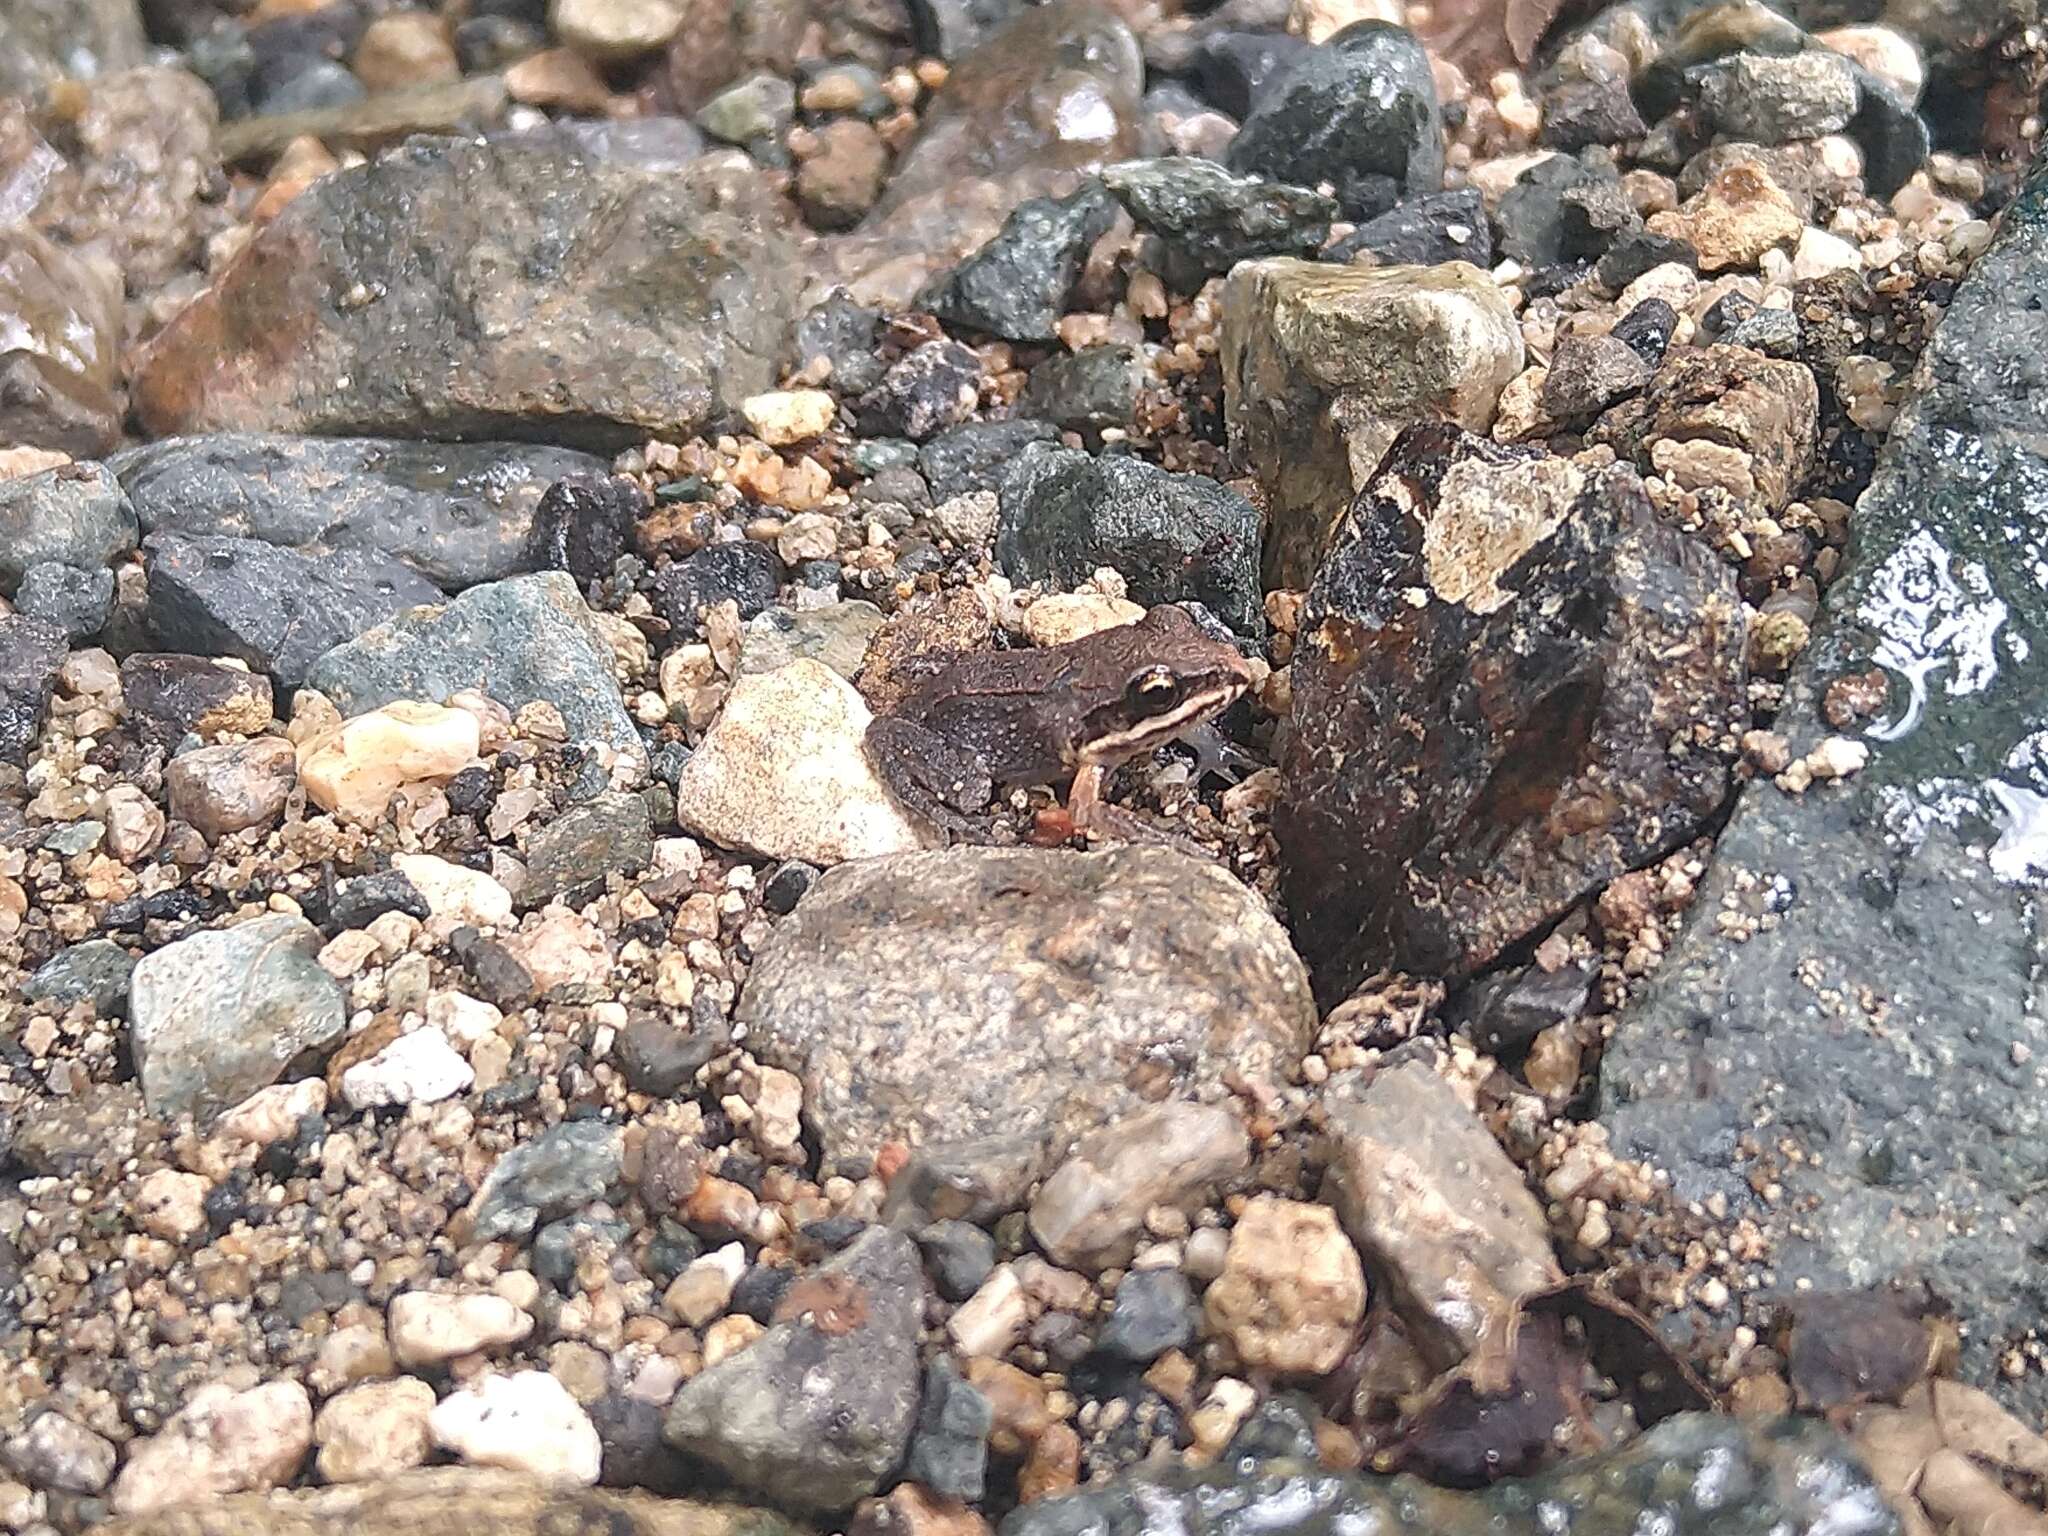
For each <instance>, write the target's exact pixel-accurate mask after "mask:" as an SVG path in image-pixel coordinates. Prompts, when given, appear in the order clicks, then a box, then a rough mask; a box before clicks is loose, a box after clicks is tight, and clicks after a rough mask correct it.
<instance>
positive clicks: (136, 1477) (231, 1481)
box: [111, 1381, 313, 1515]
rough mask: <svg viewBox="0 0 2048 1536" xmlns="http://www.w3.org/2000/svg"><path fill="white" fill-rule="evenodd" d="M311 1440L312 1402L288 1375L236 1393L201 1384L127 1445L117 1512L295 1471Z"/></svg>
mask: <svg viewBox="0 0 2048 1536" xmlns="http://www.w3.org/2000/svg"><path fill="white" fill-rule="evenodd" d="M312 1443H313V1403H312V1399H310V1398H309V1397H307V1396H306V1389H305V1388H304V1387H302V1386H300V1385H299V1384H298V1383H297V1382H295V1381H272V1382H266V1383H265V1384H264V1385H262V1386H260V1387H251V1388H250V1389H249V1390H247V1391H246V1392H237V1391H236V1390H235V1389H234V1388H232V1387H229V1386H227V1385H225V1384H224V1383H220V1382H214V1383H210V1384H208V1385H207V1386H204V1387H201V1388H200V1389H199V1390H198V1391H197V1392H195V1393H194V1394H193V1395H192V1399H191V1401H190V1402H188V1403H187V1404H186V1405H185V1407H184V1408H182V1409H181V1410H179V1412H178V1413H177V1415H176V1416H175V1417H173V1418H172V1419H171V1421H170V1422H169V1423H168V1424H166V1425H165V1426H164V1428H163V1431H162V1432H161V1433H159V1434H156V1435H152V1436H150V1437H149V1438H148V1439H147V1440H141V1441H138V1442H136V1443H135V1444H133V1445H131V1446H130V1447H129V1450H128V1463H127V1465H126V1466H124V1467H122V1469H121V1475H120V1476H119V1477H117V1478H115V1479H114V1487H113V1492H112V1494H111V1502H112V1504H113V1508H114V1513H115V1514H117V1515H145V1514H153V1513H155V1512H156V1511H158V1510H162V1509H169V1508H172V1507H174V1506H176V1505H180V1504H193V1503H199V1502H203V1501H205V1500H208V1499H214V1498H219V1497H220V1496H221V1495H223V1494H229V1493H241V1492H243V1491H245V1490H248V1489H256V1488H276V1487H278V1486H280V1485H282V1484H284V1483H287V1482H289V1481H291V1479H292V1478H293V1477H294V1476H296V1475H297V1473H298V1470H299V1465H300V1463H301V1462H303V1461H304V1460H305V1459H306V1452H307V1450H308V1449H309V1448H310V1447H311V1446H312Z"/></svg>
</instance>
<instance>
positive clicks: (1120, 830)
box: [1067, 763, 1216, 859]
mask: <svg viewBox="0 0 2048 1536" xmlns="http://www.w3.org/2000/svg"><path fill="white" fill-rule="evenodd" d="M1109 773H1110V770H1109V768H1108V767H1107V766H1105V765H1104V764H1101V763H1083V764H1082V765H1081V767H1080V769H1079V770H1078V771H1077V772H1076V773H1075V774H1074V785H1073V788H1071V789H1069V790H1068V791H1067V815H1068V817H1069V818H1070V819H1071V820H1072V822H1073V824H1074V830H1075V831H1077V832H1079V833H1081V834H1082V835H1083V836H1085V837H1088V838H1089V839H1091V840H1095V841H1111V840H1115V841H1120V842H1126V843H1151V844H1153V845H1154V846H1157V847H1163V848H1177V849H1179V850H1180V851H1181V852H1182V853H1189V854H1193V855H1195V856H1196V857H1197V858H1204V859H1207V858H1214V857H1215V856H1216V852H1215V850H1214V849H1213V848H1205V847H1203V846H1202V845H1201V844H1200V843H1198V842H1196V841H1195V840H1194V839H1193V838H1188V837H1182V836H1181V835H1180V834H1179V833H1178V832H1170V831H1168V830H1167V829H1166V828H1164V827H1160V826H1155V825H1153V824H1152V823H1151V822H1150V821H1148V820H1146V819H1145V818H1144V817H1143V816H1140V815H1139V814H1138V813H1137V812H1136V811H1128V810H1125V809H1124V808H1123V807H1122V806H1120V805H1111V804H1110V803H1109V802H1108V801H1107V800H1105V799H1103V797H1102V791H1103V787H1104V785H1106V784H1107V783H1108V781H1109Z"/></svg>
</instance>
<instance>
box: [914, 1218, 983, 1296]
mask: <svg viewBox="0 0 2048 1536" xmlns="http://www.w3.org/2000/svg"><path fill="white" fill-rule="evenodd" d="M917 1246H918V1247H919V1248H920V1249H921V1250H922V1251H923V1253H924V1261H925V1265H926V1267H928V1268H929V1269H930V1270H931V1275H932V1284H933V1286H934V1288H936V1289H937V1291H938V1293H939V1295H940V1296H942V1297H944V1298H945V1299H946V1300H947V1301H954V1302H959V1301H965V1300H966V1299H967V1298H968V1297H970V1296H972V1295H973V1294H974V1293H975V1292H976V1291H978V1290H980V1289H981V1283H982V1281H984V1280H986V1279H987V1278H988V1277H989V1271H991V1270H993V1269H994V1268H995V1267H996V1240H995V1239H994V1238H993V1237H990V1236H989V1235H988V1233H986V1232H984V1231H983V1230H982V1229H981V1228H980V1227H977V1226H975V1225H974V1223H972V1222H970V1221H935V1222H932V1223H931V1224H930V1225H929V1226H925V1227H920V1228H919V1229H918V1232H917Z"/></svg>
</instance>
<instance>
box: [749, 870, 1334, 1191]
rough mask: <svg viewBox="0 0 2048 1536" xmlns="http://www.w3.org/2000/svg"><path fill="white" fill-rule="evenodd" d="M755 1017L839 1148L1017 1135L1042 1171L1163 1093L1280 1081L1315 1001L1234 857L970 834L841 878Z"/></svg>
mask: <svg viewBox="0 0 2048 1536" xmlns="http://www.w3.org/2000/svg"><path fill="white" fill-rule="evenodd" d="M736 1019H737V1021H738V1022H739V1023H741V1024H744V1025H745V1026H746V1027H747V1030H748V1035H747V1048H748V1049H749V1050H750V1051H752V1052H753V1053H754V1054H755V1055H756V1056H758V1057H760V1058H761V1059H762V1060H764V1061H767V1062H770V1063H772V1064H774V1065H777V1066H781V1067H784V1068H786V1069H788V1070H790V1071H794V1072H796V1073H797V1074H799V1076H801V1077H802V1079H803V1082H804V1104H805V1108H806V1110H807V1111H808V1113H809V1114H810V1115H811V1116H812V1117H813V1118H814V1120H815V1122H816V1124H817V1127H818V1131H819V1134H820V1136H821V1137H822V1139H823V1142H824V1146H825V1152H826V1156H827V1158H828V1159H829V1158H836V1157H842V1156H869V1155H872V1154H873V1153H874V1152H875V1150H876V1149H877V1148H878V1147H879V1146H880V1144H881V1143H882V1142H883V1141H885V1140H889V1139H891V1138H892V1137H901V1138H904V1139H906V1140H908V1141H910V1142H912V1143H913V1144H922V1145H930V1144H948V1145H955V1146H957V1145H960V1144H964V1143H988V1142H999V1143H1001V1145H1002V1146H1003V1147H1005V1148H1007V1149H1011V1150H1012V1151H1013V1152H1014V1157H1013V1158H1011V1159H1009V1160H1008V1161H1009V1162H1010V1164H1011V1166H1012V1168H1013V1169H1014V1170H1020V1171H1021V1174H1022V1176H1023V1177H1024V1178H1026V1179H1028V1178H1029V1177H1030V1176H1031V1175H1032V1174H1033V1173H1034V1172H1036V1171H1042V1170H1043V1168H1044V1167H1045V1165H1046V1164H1047V1163H1049V1162H1050V1160H1051V1159H1053V1158H1056V1157H1058V1156H1059V1155H1060V1154H1061V1153H1062V1152H1063V1151H1064V1150H1065V1149H1066V1148H1067V1147H1068V1146H1069V1145H1071V1143H1072V1142H1073V1140H1074V1138H1075V1137H1076V1136H1077V1135H1079V1134H1080V1133H1081V1132H1083V1131H1085V1130H1088V1129H1090V1128H1091V1127H1094V1126H1096V1125H1100V1124H1102V1123H1104V1122H1106V1121H1108V1120H1111V1119H1113V1118H1115V1117H1116V1116H1117V1115H1119V1114H1122V1113H1125V1112H1127V1111H1129V1110H1132V1109H1135V1108H1137V1107H1138V1106H1139V1105H1140V1104H1142V1103H1145V1102H1147V1101H1149V1100H1152V1099H1156V1098H1159V1097H1161V1096H1162V1095H1165V1094H1167V1093H1170V1092H1174V1091H1178V1092H1180V1093H1181V1094H1182V1095H1183V1096H1188V1095H1192V1094H1193V1093H1195V1092H1196V1091H1198V1090H1200V1089H1202V1088H1206V1087H1209V1086H1211V1085H1214V1084H1216V1083H1218V1082H1220V1081H1221V1080H1222V1079H1223V1077H1224V1076H1225V1075H1226V1074H1227V1073H1231V1072H1235V1073H1238V1074H1240V1075H1242V1076H1244V1077H1246V1078H1249V1079H1255V1080H1257V1079H1263V1080H1273V1081H1277V1080H1278V1079H1279V1078H1280V1077H1282V1076H1283V1075H1284V1074H1285V1073H1286V1072H1287V1071H1288V1070H1289V1068H1290V1067H1291V1066H1292V1064H1293V1063H1294V1062H1295V1061H1296V1059H1297V1058H1298V1057H1299V1056H1300V1054H1301V1052H1302V1051H1303V1050H1304V1049H1305V1048H1306V1044H1307V1040H1308V1035H1309V1032H1310V1031H1311V1030H1312V1029H1313V1028H1314V1026H1315V1009H1314V1007H1313V1005H1312V1004H1311V1002H1310V1000H1309V995H1308V982H1307V977H1306V975H1305V974H1304V972H1303V970H1302V966H1301V962H1300V961H1299V960H1298V959H1296V958H1295V955H1294V951H1293V949H1292V947H1290V945H1289V944H1288V942H1287V935H1286V934H1285V933H1284V932H1283V931H1282V930H1281V928H1280V926H1279V924H1277V923H1276V922H1274V921H1273V919H1272V917H1271V915H1270V914H1269V913H1268V912H1267V911H1266V908H1265V905H1264V903H1263V902H1261V901H1260V900H1259V899H1258V898H1257V897H1256V896H1254V895H1252V894H1251V893H1250V892H1249V891H1247V890H1246V889H1245V888H1244V887H1243V886H1242V885H1241V884H1240V883H1239V882H1238V881H1236V880H1234V879H1233V878H1231V876H1230V875H1229V874H1228V873H1227V872H1226V871H1225V870H1224V869H1223V868H1222V866H1220V865H1217V864H1211V863H1206V862H1203V861H1201V860H1197V859H1193V858H1190V857H1189V856H1188V855H1186V854H1182V853H1176V852H1172V851H1169V850H1166V849H1161V848H1146V847H1129V848H1121V849H1117V850H1114V851H1112V852H1108V853H1091V854H1074V853H1069V852H1065V851H1058V852H1055V851H1049V850H1037V849H1021V848H955V849H951V850H949V851H946V852H939V853H912V854H896V855H891V856H888V857H885V858H876V859H863V860H857V861H855V862H852V863H849V864H842V865H840V866H839V867H838V868H836V869H833V870H830V871H828V872H827V873H826V874H825V875H824V876H823V877H822V878H820V879H819V881H818V883H817V884H816V885H814V886H813V887H812V888H811V890H810V892H809V893H808V894H807V895H806V896H805V897H804V899H803V901H802V902H801V903H800V904H799V905H798V906H797V909H796V911H795V912H793V913H792V914H791V915H790V916H789V917H787V918H786V919H784V920H783V921H782V923H781V924H780V925H778V926H777V928H776V930H775V932H774V933H773V934H772V935H771V936H770V937H769V939H768V941H767V942H766V943H765V944H764V945H763V946H762V947H761V949H760V951H759V953H758V954H757V956H756V958H755V962H754V969H753V973H752V975H751V977H750V978H749V980H748V983H747V987H746V990H745V992H744V993H743V994H742V995H741V998H740V1003H739V1009H738V1012H737V1015H736ZM1008 1192H1009V1193H1011V1195H1012V1197H1013V1198H1014V1195H1016V1194H1021V1192H1022V1190H1021V1187H1016V1188H1015V1189H1013V1190H1011V1191H1008ZM1003 1193H1004V1192H1001V1191H990V1192H988V1194H987V1200H988V1202H989V1203H994V1204H1000V1203H1001V1196H1002V1194H1003Z"/></svg>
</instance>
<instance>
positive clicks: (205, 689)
mask: <svg viewBox="0 0 2048 1536" xmlns="http://www.w3.org/2000/svg"><path fill="white" fill-rule="evenodd" d="M271 698H272V694H271V687H270V679H269V678H267V677H265V676H264V675H263V674H262V673H260V672H249V671H246V670H244V669H243V668H240V667H234V666H223V665H221V664H220V663H219V662H217V661H212V660H209V659H207V658H205V657H201V656H187V655H182V654H178V653H172V652H153V651H138V652H136V653H135V654H134V655H132V656H125V657H123V658H122V659H121V699H122V704H123V706H124V707H125V708H126V710H127V714H128V723H129V724H130V726H131V727H134V728H136V731H137V734H138V735H140V736H141V737H142V739H143V740H144V741H147V742H150V743H152V744H154V745H157V746H163V747H171V746H175V745H176V744H177V743H178V742H179V740H181V739H182V738H183V737H184V736H185V735H186V733H188V732H192V733H196V734H197V735H200V736H214V735H218V734H219V733H221V732H223V731H232V732H234V733H235V734H236V735H239V736H254V735H256V734H257V733H258V732H260V731H261V730H263V729H264V727H266V726H267V725H269V724H270V721H271Z"/></svg>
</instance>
